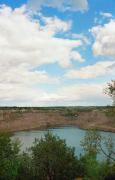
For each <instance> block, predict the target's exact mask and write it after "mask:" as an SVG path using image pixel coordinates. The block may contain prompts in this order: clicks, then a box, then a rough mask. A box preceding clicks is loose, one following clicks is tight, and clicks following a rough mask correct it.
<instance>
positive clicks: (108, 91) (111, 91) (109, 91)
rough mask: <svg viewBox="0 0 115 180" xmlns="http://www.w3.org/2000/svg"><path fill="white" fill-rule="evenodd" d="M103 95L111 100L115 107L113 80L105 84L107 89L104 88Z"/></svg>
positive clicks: (114, 85) (114, 84) (114, 82)
mask: <svg viewBox="0 0 115 180" xmlns="http://www.w3.org/2000/svg"><path fill="white" fill-rule="evenodd" d="M105 94H107V95H109V96H110V97H111V98H112V100H113V105H114V106H115V80H112V81H111V82H110V83H108V84H107V87H106V88H105Z"/></svg>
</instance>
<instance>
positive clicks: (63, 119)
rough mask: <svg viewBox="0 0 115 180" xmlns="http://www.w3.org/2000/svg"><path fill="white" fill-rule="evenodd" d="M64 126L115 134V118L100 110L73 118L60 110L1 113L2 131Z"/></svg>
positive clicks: (0, 127)
mask: <svg viewBox="0 0 115 180" xmlns="http://www.w3.org/2000/svg"><path fill="white" fill-rule="evenodd" d="M63 125H77V126H78V127H80V128H83V129H89V128H97V129H100V130H104V131H112V132H115V116H107V115H106V114H105V113H104V112H102V111H99V110H92V111H88V112H85V111H84V112H83V111H82V112H76V114H75V112H74V115H72V116H70V115H65V112H64V111H60V110H49V111H44V110H36V111H31V112H26V111H24V112H23V111H20V112H15V111H14V112H13V111H12V112H11V111H10V110H9V111H6V112H5V111H2V110H1V111H0V131H8V132H14V131H21V130H30V129H40V128H47V127H54V126H63Z"/></svg>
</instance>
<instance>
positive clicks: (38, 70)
mask: <svg viewBox="0 0 115 180" xmlns="http://www.w3.org/2000/svg"><path fill="white" fill-rule="evenodd" d="M0 5H1V6H0V49H1V50H0V55H1V57H2V58H1V60H0V71H1V74H2V75H1V77H0V105H11V106H12V105H13V106H14V105H17V106H18V105H19V106H60V105H61V106H62V105H66V106H68V105H76V106H77V105H107V104H111V99H110V98H109V97H107V96H106V95H104V93H103V89H104V87H105V86H106V84H107V82H109V81H111V80H112V79H115V73H114V72H115V1H114V0H108V1H105V0H101V1H100V0H93V1H92V0H68V1H66V0H60V1H59V0H50V1H49V0H39V1H38V0H26V1H25V0H17V1H12V0H6V1H5V0H1V1H0Z"/></svg>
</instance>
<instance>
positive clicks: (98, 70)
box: [65, 61, 115, 79]
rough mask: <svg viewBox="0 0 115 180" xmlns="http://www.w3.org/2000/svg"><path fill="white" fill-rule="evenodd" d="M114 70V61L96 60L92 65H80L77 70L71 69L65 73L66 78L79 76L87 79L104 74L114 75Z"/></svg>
mask: <svg viewBox="0 0 115 180" xmlns="http://www.w3.org/2000/svg"><path fill="white" fill-rule="evenodd" d="M114 72H115V62H113V61H101V62H97V63H96V64H94V65H88V66H85V67H82V68H81V69H79V70H76V69H74V70H73V69H72V70H69V71H68V72H67V73H66V75H65V76H66V77H68V78H72V79H74V78H81V79H89V78H96V77H100V76H105V75H114Z"/></svg>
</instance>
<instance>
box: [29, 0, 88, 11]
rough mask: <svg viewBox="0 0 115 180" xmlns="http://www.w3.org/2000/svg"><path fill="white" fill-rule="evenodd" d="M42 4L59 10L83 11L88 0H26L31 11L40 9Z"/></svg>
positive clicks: (86, 7) (86, 6)
mask: <svg viewBox="0 0 115 180" xmlns="http://www.w3.org/2000/svg"><path fill="white" fill-rule="evenodd" d="M44 6H46V7H52V8H57V9H59V10H61V11H66V10H70V11H85V10H87V9H88V2H87V0H28V7H29V8H30V9H32V11H37V10H40V9H41V8H42V7H44Z"/></svg>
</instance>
